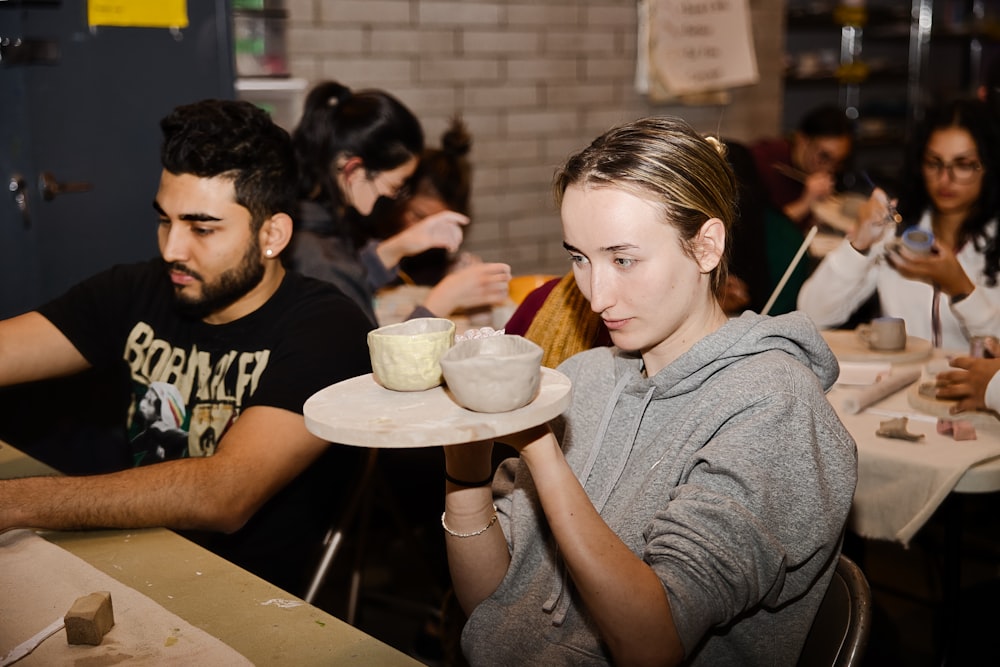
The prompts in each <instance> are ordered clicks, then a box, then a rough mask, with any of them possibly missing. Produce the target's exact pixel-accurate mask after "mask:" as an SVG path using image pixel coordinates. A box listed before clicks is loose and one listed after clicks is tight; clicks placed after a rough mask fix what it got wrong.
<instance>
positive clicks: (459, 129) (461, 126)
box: [441, 116, 472, 157]
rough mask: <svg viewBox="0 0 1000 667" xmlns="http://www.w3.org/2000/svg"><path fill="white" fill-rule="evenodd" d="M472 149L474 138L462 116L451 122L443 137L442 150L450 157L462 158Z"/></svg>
mask: <svg viewBox="0 0 1000 667" xmlns="http://www.w3.org/2000/svg"><path fill="white" fill-rule="evenodd" d="M471 148H472V136H471V135H470V134H469V130H468V128H467V127H466V126H465V123H464V122H463V121H462V118H461V117H460V116H455V117H454V118H453V119H452V120H451V125H450V126H449V127H448V129H447V130H445V131H444V134H442V135H441V150H442V151H443V152H445V153H447V154H448V155H452V156H455V157H462V156H464V155H468V153H469V150H471Z"/></svg>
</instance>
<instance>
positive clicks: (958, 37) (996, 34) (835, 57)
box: [783, 0, 1000, 185]
mask: <svg viewBox="0 0 1000 667" xmlns="http://www.w3.org/2000/svg"><path fill="white" fill-rule="evenodd" d="M988 4H989V5H990V6H987V5H988ZM786 18H787V22H786V73H785V93H784V102H785V104H784V112H783V127H784V129H785V130H786V131H791V130H792V129H794V128H795V127H796V125H797V124H798V121H799V120H800V119H801V117H802V116H803V115H804V114H805V113H806V112H807V111H809V110H810V109H812V108H814V107H817V106H819V105H822V104H836V105H839V106H840V107H841V108H842V109H844V113H845V114H847V115H848V116H849V117H851V118H854V119H856V120H857V126H858V142H857V150H856V155H855V162H856V165H855V166H856V168H857V169H858V170H861V169H864V170H865V171H867V172H868V173H869V174H870V175H871V176H872V178H874V179H875V180H876V181H877V182H880V183H885V184H887V185H891V183H893V182H895V181H897V180H898V175H899V173H900V171H901V169H902V163H903V146H904V144H905V141H906V137H907V134H908V132H909V130H910V128H911V127H912V125H913V122H914V121H915V120H917V119H919V118H920V117H921V116H922V113H923V110H924V109H925V108H926V107H927V105H928V104H932V103H933V102H934V101H935V100H938V99H943V98H946V97H952V96H955V95H960V94H968V95H972V94H974V93H975V88H976V85H977V83H978V82H979V80H980V76H981V72H982V69H983V67H985V66H986V64H987V63H989V62H990V59H991V58H994V57H996V56H995V55H994V54H998V53H1000V3H997V2H988V1H987V0H910V1H909V2H900V1H899V0H867V2H865V1H864V0H789V3H788V6H787V15H786ZM848 185H850V183H849V184H848Z"/></svg>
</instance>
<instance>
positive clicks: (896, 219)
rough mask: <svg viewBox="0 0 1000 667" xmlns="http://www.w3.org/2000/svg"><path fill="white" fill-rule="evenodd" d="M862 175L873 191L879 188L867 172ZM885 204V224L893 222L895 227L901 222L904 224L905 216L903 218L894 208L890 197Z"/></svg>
mask: <svg viewBox="0 0 1000 667" xmlns="http://www.w3.org/2000/svg"><path fill="white" fill-rule="evenodd" d="M861 175H862V176H863V177H864V179H865V182H867V183H868V186H869V187H870V188H871V189H872V190H873V191H874V190H875V188H877V187H878V186H877V185H875V182H874V181H872V179H871V176H869V175H868V172H867V171H863V170H862V172H861ZM884 203H885V210H886V214H885V220H884V222H883V224H888V223H890V222H891V223H892V224H894V225H898V224H899V223H900V222H902V221H903V216H901V215H900V214H899V211H897V210H896V207H895V206H893V204H892V202H891V201H889V198H888V197H886V200H885V202H884Z"/></svg>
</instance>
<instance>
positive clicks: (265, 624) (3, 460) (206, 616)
mask: <svg viewBox="0 0 1000 667" xmlns="http://www.w3.org/2000/svg"><path fill="white" fill-rule="evenodd" d="M54 472H55V471H53V470H52V469H51V468H48V467H46V466H44V465H43V464H41V463H39V462H38V461H35V460H34V459H32V458H30V457H28V456H26V455H25V454H24V453H23V452H20V451H19V450H17V449H16V448H14V447H12V446H10V445H8V444H5V443H0V479H6V478H13V477H24V476H29V475H39V474H53V473H54ZM40 534H41V535H42V536H43V537H44V538H45V539H46V540H48V541H49V542H52V543H54V544H56V545H58V546H60V547H62V548H63V549H65V550H66V551H68V552H70V553H72V554H74V555H76V556H77V557H79V558H80V559H82V560H83V561H85V562H86V563H88V564H90V565H91V566H93V567H94V568H96V569H97V570H100V571H102V572H104V573H106V574H108V575H110V576H111V577H112V578H114V579H116V580H117V581H119V582H121V583H123V584H125V585H126V586H128V587H130V588H133V589H135V590H137V591H139V592H140V593H142V594H143V595H145V596H147V597H148V598H150V599H151V600H153V601H154V602H156V603H157V604H159V605H160V606H162V607H163V608H164V609H166V610H167V611H170V612H172V613H174V614H176V615H177V616H179V617H181V618H182V619H184V620H186V621H188V622H189V623H190V624H192V625H194V626H195V627H197V628H200V629H202V630H204V631H205V632H207V633H208V634H209V635H211V636H213V637H215V638H217V639H219V640H220V641H222V642H223V643H225V644H227V645H228V646H230V647H231V648H233V649H234V650H236V651H237V652H239V653H240V654H242V655H243V656H245V657H246V658H248V659H249V660H251V661H252V662H253V663H255V664H267V665H389V666H391V665H405V666H413V665H419V664H420V663H418V662H417V661H415V660H414V659H412V658H410V657H409V656H406V655H404V654H403V653H401V652H399V651H397V650H396V649H394V648H392V647H390V646H388V645H387V644H384V643H382V642H381V641H379V640H377V639H375V638H374V637H371V636H369V635H367V634H365V633H363V632H361V631H360V630H358V629H357V628H354V627H352V626H350V625H348V624H347V623H345V622H343V621H342V620H340V619H338V618H336V617H334V616H331V615H330V614H328V613H326V612H324V611H322V610H321V609H318V608H316V607H313V606H312V605H309V604H307V603H305V602H304V601H302V600H301V599H300V598H297V597H296V596H294V595H292V594H290V593H288V592H286V591H284V590H282V589H280V588H277V587H276V586H273V585H271V584H269V583H268V582H266V581H264V580H263V579H260V578H259V577H256V576H255V575H253V574H250V573H249V572H247V571H245V570H243V569H241V568H239V567H237V566H235V565H233V564H232V563H230V562H229V561H226V560H224V559H222V558H219V557H218V556H216V555H215V554H213V553H211V552H209V551H207V550H205V549H203V548H202V547H200V546H198V545H196V544H194V543H193V542H190V541H189V540H187V539H185V538H183V537H181V536H180V535H177V534H176V533H174V532H172V531H169V530H166V529H162V528H156V529H144V530H99V531H74V532H56V531H45V532H42V533H40ZM2 556H3V554H2V552H0V562H2ZM275 604H278V605H280V606H281V611H282V613H280V614H276V613H275V612H274V609H275V607H274V605H275Z"/></svg>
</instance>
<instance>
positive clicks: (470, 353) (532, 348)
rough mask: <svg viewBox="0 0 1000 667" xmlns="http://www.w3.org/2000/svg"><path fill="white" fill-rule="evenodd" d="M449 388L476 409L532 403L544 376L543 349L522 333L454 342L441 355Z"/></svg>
mask: <svg viewBox="0 0 1000 667" xmlns="http://www.w3.org/2000/svg"><path fill="white" fill-rule="evenodd" d="M441 370H442V371H443V372H444V379H445V383H446V384H447V386H448V390H449V391H450V392H451V394H452V395H453V396H454V397H455V400H456V402H458V404H459V405H461V406H462V407H464V408H467V409H469V410H474V411H476V412H509V411H510V410H516V409H518V408H521V407H524V406H525V405H528V404H529V403H531V401H532V400H533V399H534V398H535V395H536V394H537V393H538V386H539V383H540V382H541V377H542V348H541V347H539V346H538V345H536V344H535V343H532V342H531V341H530V340H528V339H527V338H523V337H522V336H507V335H503V336H487V337H485V338H473V339H470V340H463V341H460V342H458V343H455V346H454V347H452V348H451V349H450V350H448V351H447V352H446V353H445V354H444V356H443V357H441Z"/></svg>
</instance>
